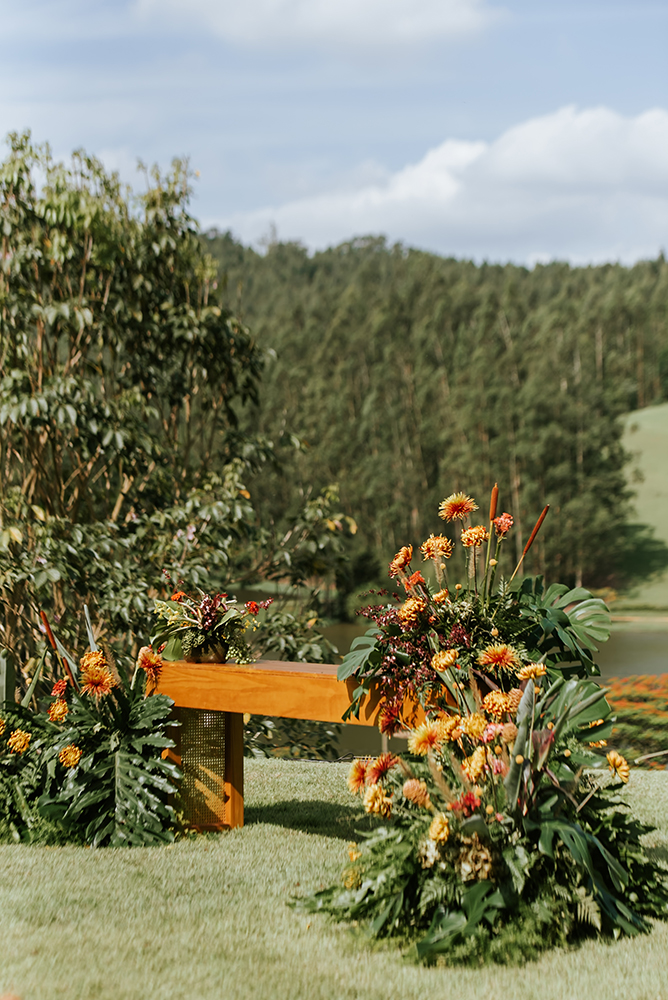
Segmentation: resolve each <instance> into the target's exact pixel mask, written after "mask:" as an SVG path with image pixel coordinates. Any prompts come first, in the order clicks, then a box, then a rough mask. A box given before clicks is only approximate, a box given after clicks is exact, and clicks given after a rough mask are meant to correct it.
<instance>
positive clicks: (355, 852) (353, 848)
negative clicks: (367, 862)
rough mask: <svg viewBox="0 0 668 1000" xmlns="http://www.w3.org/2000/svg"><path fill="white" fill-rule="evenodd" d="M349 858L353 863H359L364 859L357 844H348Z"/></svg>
mask: <svg viewBox="0 0 668 1000" xmlns="http://www.w3.org/2000/svg"><path fill="white" fill-rule="evenodd" d="M348 857H349V858H350V860H351V861H352V862H355V861H359V859H360V858H361V857H362V852H361V851H360V850H359V848H358V847H357V844H355V843H350V844H348Z"/></svg>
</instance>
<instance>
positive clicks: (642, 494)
mask: <svg viewBox="0 0 668 1000" xmlns="http://www.w3.org/2000/svg"><path fill="white" fill-rule="evenodd" d="M624 447H625V448H626V449H627V451H629V452H630V453H631V455H632V456H633V461H632V462H631V464H630V467H629V478H630V482H631V486H632V488H633V489H634V490H635V492H636V498H635V502H634V507H635V514H636V516H635V520H636V521H637V522H638V523H639V524H646V525H649V526H650V527H651V528H653V529H654V535H655V538H656V539H658V540H660V541H662V542H664V543H665V544H666V545H668V516H666V515H667V513H668V403H661V404H660V405H658V406H648V407H646V408H645V409H643V410H634V411H633V413H629V414H628V416H627V417H626V419H625V433H624ZM634 469H637V470H638V471H639V472H640V474H641V476H642V481H641V482H634V478H633V470H634ZM622 607H623V608H628V609H629V610H633V609H635V608H637V609H640V610H646V611H648V610H650V609H652V608H657V609H661V610H664V611H665V610H666V609H668V570H664V571H663V572H662V573H660V574H658V575H656V576H654V577H652V578H650V579H649V580H646V581H643V582H642V583H640V584H638V585H637V586H635V587H634V588H632V589H631V590H630V591H628V592H626V593H624V594H622V595H620V599H619V601H618V602H617V603H616V604H615V607H614V612H616V611H617V610H621V609H622ZM614 612H613V613H614Z"/></svg>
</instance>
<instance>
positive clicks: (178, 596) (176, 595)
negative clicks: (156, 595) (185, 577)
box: [170, 590, 187, 601]
mask: <svg viewBox="0 0 668 1000" xmlns="http://www.w3.org/2000/svg"><path fill="white" fill-rule="evenodd" d="M184 597H187V594H186V592H185V590H177V591H176V592H175V593H173V594H172V596H171V597H170V601H182V600H183V598H184Z"/></svg>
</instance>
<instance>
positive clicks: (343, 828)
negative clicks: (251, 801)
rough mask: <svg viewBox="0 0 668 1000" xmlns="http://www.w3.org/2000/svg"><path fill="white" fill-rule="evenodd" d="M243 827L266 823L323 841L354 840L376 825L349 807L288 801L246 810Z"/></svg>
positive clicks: (376, 822) (296, 800)
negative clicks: (310, 835)
mask: <svg viewBox="0 0 668 1000" xmlns="http://www.w3.org/2000/svg"><path fill="white" fill-rule="evenodd" d="M244 822H245V823H246V825H249V824H251V823H270V824H272V825H274V826H283V827H286V828H288V829H290V830H302V831H303V832H304V833H318V834H320V835H321V836H323V837H338V838H339V839H340V840H355V839H356V836H357V833H358V832H359V831H363V832H368V831H369V830H373V828H374V827H375V826H377V825H378V821H377V820H374V819H372V817H371V816H367V815H366V814H365V813H361V812H360V811H359V809H354V808H352V807H351V806H341V805H336V804H335V803H332V802H304V801H302V800H301V799H288V800H286V801H285V802H274V803H272V804H271V805H266V806H247V807H246V809H245V813H244Z"/></svg>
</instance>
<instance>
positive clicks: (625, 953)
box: [0, 761, 668, 1000]
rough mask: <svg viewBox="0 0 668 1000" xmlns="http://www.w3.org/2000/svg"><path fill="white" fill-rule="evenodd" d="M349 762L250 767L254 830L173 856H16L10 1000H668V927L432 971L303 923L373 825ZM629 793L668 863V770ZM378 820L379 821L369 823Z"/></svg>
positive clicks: (9, 876) (7, 912) (1, 975)
mask: <svg viewBox="0 0 668 1000" xmlns="http://www.w3.org/2000/svg"><path fill="white" fill-rule="evenodd" d="M346 772H347V766H346V765H342V764H316V763H299V762H284V761H252V762H248V763H247V769H246V783H247V798H246V807H247V825H246V826H245V827H244V828H243V829H242V830H237V831H234V832H231V833H227V834H223V835H221V836H216V837H214V836H210V837H198V838H192V839H190V840H187V841H182V842H180V843H177V844H175V845H174V846H172V847H168V848H155V849H153V848H150V849H149V848H147V849H143V850H142V849H138V850H133V851H128V850H99V851H93V850H84V849H79V848H72V847H66V848H44V847H28V846H22V845H17V846H3V847H0V914H1V915H2V916H1V917H0V920H1V929H2V945H1V950H0V997H2V994H3V991H4V992H5V993H12V994H14V995H16V996H18V997H20V998H21V1000H55V998H66V1000H97V998H100V1000H176V998H178V1000H181V998H188V1000H190V998H193V1000H220V998H227V997H229V998H232V1000H236V998H240V1000H241V998H251V997H252V998H256V997H258V998H260V997H261V998H263V1000H302V998H303V1000H320V998H322V1000H339V998H341V1000H347V998H350V1000H352V998H365V1000H366V998H368V1000H395V998H396V1000H413V998H415V1000H431V998H432V997H433V998H445V997H448V998H453V1000H455V998H456V1000H474V998H475V1000H483V998H485V1000H535V998H540V1000H588V998H593V1000H668V926H666V925H663V924H660V925H657V926H656V929H655V930H654V932H653V933H652V934H651V935H648V936H643V937H640V938H636V939H634V940H623V941H619V942H617V943H616V944H614V945H597V944H589V945H587V946H585V947H583V948H581V949H579V950H576V951H572V952H570V953H563V952H560V953H553V954H551V955H548V956H547V957H544V958H542V959H541V960H540V962H537V963H535V964H530V965H528V966H525V967H523V968H520V969H517V968H507V967H503V968H499V967H492V968H485V969H481V970H479V971H478V970H461V969H447V968H438V969H423V968H419V967H416V966H413V965H411V964H410V963H408V962H406V960H405V959H404V958H402V955H401V954H400V953H399V952H398V951H396V950H395V949H394V948H392V947H391V946H387V945H384V946H382V947H375V948H370V947H369V946H368V944H367V943H366V942H365V940H364V939H363V938H362V936H361V935H360V934H359V933H358V934H357V935H355V934H354V933H353V932H351V931H350V930H348V929H347V928H346V927H344V926H338V925H335V924H331V923H329V922H328V921H327V920H326V919H325V918H321V917H313V918H311V917H308V916H304V915H301V914H298V913H295V912H294V911H293V910H291V909H290V908H289V907H287V906H286V905H285V900H286V899H287V898H288V897H289V896H290V895H291V894H293V893H299V892H304V891H310V890H311V889H314V888H316V887H318V886H319V885H321V884H324V883H326V882H329V881H330V880H331V879H335V878H337V877H338V874H339V872H340V869H341V867H342V864H343V862H344V860H345V859H346V857H347V852H346V845H347V842H348V841H349V840H350V839H351V838H352V837H353V836H354V830H355V829H359V825H360V816H359V812H358V811H357V810H356V808H353V800H352V799H351V797H350V796H349V795H348V793H347V791H346V788H345V776H346ZM629 798H630V799H632V801H633V803H634V805H635V806H636V807H637V808H638V810H639V812H640V813H641V815H642V816H643V818H645V819H647V820H650V821H652V822H654V823H655V824H657V825H658V826H659V828H660V829H659V831H658V832H657V833H656V834H655V835H653V849H654V850H655V851H656V854H657V857H666V856H668V773H665V772H660V773H646V772H637V771H636V772H633V773H632V776H631V783H630V785H629ZM362 822H363V819H362Z"/></svg>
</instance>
